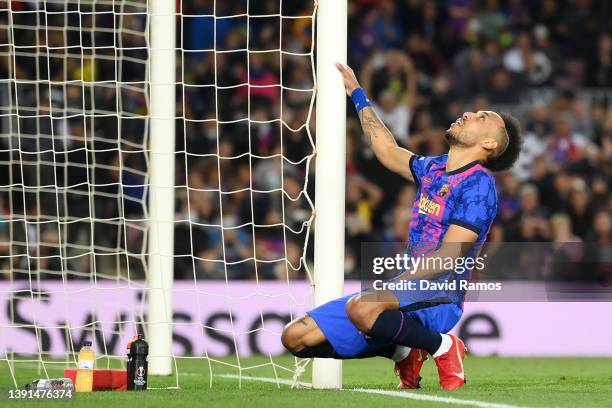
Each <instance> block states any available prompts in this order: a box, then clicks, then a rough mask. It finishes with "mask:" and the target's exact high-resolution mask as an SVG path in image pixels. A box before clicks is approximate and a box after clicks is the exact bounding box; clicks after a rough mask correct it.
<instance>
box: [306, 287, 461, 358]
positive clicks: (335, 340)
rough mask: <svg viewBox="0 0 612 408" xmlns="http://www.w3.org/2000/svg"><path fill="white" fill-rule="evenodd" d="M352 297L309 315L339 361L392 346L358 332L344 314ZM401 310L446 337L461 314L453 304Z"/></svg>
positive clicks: (326, 305)
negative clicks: (338, 357)
mask: <svg viewBox="0 0 612 408" xmlns="http://www.w3.org/2000/svg"><path fill="white" fill-rule="evenodd" d="M353 296H354V295H348V296H344V297H341V298H339V299H335V300H332V301H330V302H327V303H325V304H323V305H321V306H319V307H317V308H315V309H312V310H311V311H310V312H308V313H307V314H308V316H310V317H312V318H313V319H314V320H315V322H317V326H319V328H320V329H321V331H323V334H325V337H326V338H327V340H328V341H329V342H330V343H331V345H332V346H333V347H334V349H335V350H336V353H338V355H339V356H340V357H342V358H353V357H357V356H358V355H359V354H362V353H366V352H373V351H375V350H376V349H378V348H380V347H384V346H388V345H389V344H391V342H390V341H388V340H382V339H372V338H366V336H365V335H364V334H363V333H362V332H360V331H359V330H357V328H356V327H355V325H353V322H351V320H350V319H349V317H348V314H347V313H346V303H347V302H348V301H349V299H351V298H352V297H353ZM400 305H401V308H400V310H401V311H402V312H403V313H406V315H407V316H409V317H411V318H413V319H414V320H416V321H417V322H419V323H421V324H422V325H423V326H425V327H427V328H428V329H430V330H432V331H435V332H438V333H447V332H449V331H450V330H451V329H452V328H453V327H454V326H455V324H457V322H458V321H459V319H460V318H461V314H462V313H463V310H462V309H461V307H459V306H458V305H457V304H455V303H441V304H432V303H421V304H418V303H413V304H409V305H405V304H403V302H402V303H401V304H400Z"/></svg>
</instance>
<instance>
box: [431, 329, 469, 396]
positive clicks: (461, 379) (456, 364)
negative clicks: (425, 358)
mask: <svg viewBox="0 0 612 408" xmlns="http://www.w3.org/2000/svg"><path fill="white" fill-rule="evenodd" d="M449 336H450V337H451V339H452V340H453V344H452V345H451V348H450V349H449V350H448V351H447V352H446V353H444V354H442V355H441V356H439V357H436V358H434V361H435V362H436V365H437V366H438V375H439V376H440V388H442V389H443V390H456V389H458V388H461V387H462V386H463V384H465V382H466V380H465V372H464V371H463V358H464V357H465V352H466V351H467V349H466V348H465V344H463V342H462V341H461V339H459V338H458V337H456V336H454V335H452V334H449Z"/></svg>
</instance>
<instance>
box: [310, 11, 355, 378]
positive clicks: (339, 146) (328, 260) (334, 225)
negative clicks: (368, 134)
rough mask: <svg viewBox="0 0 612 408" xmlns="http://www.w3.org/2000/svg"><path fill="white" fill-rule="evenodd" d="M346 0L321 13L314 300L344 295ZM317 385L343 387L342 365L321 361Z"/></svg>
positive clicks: (317, 364) (316, 364)
mask: <svg viewBox="0 0 612 408" xmlns="http://www.w3.org/2000/svg"><path fill="white" fill-rule="evenodd" d="M346 19H347V1H346V0H321V1H319V10H318V15H317V158H316V160H317V168H316V169H317V173H316V184H315V188H316V207H315V208H316V217H315V264H314V268H315V269H314V287H315V289H314V294H315V296H314V299H315V305H316V306H318V305H321V304H323V303H325V302H328V301H330V300H332V299H335V298H338V297H340V296H342V294H343V292H342V291H343V288H344V191H345V172H346V170H345V167H346V164H345V163H346V115H345V112H346V96H345V92H344V86H343V84H342V81H341V78H340V74H339V73H338V71H337V70H336V68H335V66H334V64H335V63H336V62H340V63H342V64H346V40H347V38H346V28H347V27H346ZM312 381H313V387H315V388H342V361H341V360H332V359H315V361H314V366H313V378H312Z"/></svg>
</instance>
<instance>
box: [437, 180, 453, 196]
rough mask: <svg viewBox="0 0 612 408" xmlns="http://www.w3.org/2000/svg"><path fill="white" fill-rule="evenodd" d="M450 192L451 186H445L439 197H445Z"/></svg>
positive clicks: (439, 192)
mask: <svg viewBox="0 0 612 408" xmlns="http://www.w3.org/2000/svg"><path fill="white" fill-rule="evenodd" d="M449 191H450V184H448V183H447V184H444V185H443V186H442V188H441V189H440V191H438V197H444V196H445V195H447V194H448V192H449Z"/></svg>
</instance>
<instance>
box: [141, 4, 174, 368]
mask: <svg viewBox="0 0 612 408" xmlns="http://www.w3.org/2000/svg"><path fill="white" fill-rule="evenodd" d="M175 26H176V3H175V2H173V1H160V0H154V1H152V2H151V52H150V54H149V56H150V59H151V62H150V75H151V85H150V86H151V88H150V92H151V141H150V143H151V165H150V177H151V178H150V182H151V188H150V190H149V194H150V197H149V217H150V226H149V228H150V229H149V294H148V296H149V320H148V322H147V323H148V329H149V333H148V334H149V336H148V337H149V352H150V357H149V373H151V374H160V375H168V374H172V368H173V367H172V281H173V279H174V272H173V271H174V262H173V260H174V200H175V189H174V185H175V180H174V172H173V171H170V170H169V169H174V168H175V167H176V166H175V154H174V146H175V124H174V121H175V119H174V118H175V115H176V113H175V108H176V106H175V102H174V101H175V82H176V78H175V75H176V71H175V70H174V69H171V68H170V69H169V67H174V66H176V51H175V47H176V38H175V30H174V29H173V27H175ZM169 27H170V29H168V28H169Z"/></svg>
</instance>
